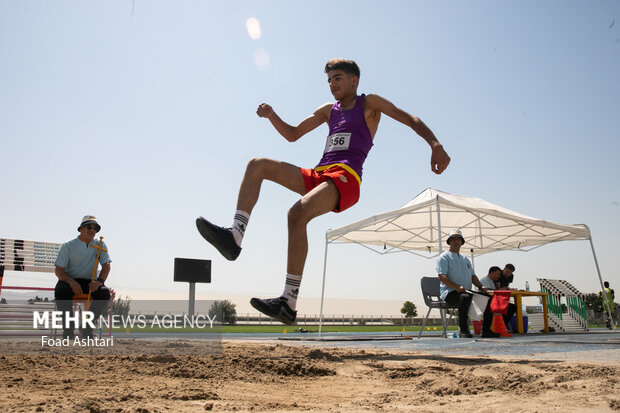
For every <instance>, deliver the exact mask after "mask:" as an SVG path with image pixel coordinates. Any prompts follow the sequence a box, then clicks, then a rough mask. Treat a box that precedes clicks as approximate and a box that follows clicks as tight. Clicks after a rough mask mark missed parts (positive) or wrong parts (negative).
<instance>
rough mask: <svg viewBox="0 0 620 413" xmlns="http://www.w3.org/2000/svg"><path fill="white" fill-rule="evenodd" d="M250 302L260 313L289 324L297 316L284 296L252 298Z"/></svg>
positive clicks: (292, 322) (293, 321)
mask: <svg viewBox="0 0 620 413" xmlns="http://www.w3.org/2000/svg"><path fill="white" fill-rule="evenodd" d="M250 304H252V307H254V308H256V309H257V310H258V311H260V312H261V313H263V314H265V315H268V316H269V317H272V318H275V319H276V320H278V321H280V322H282V323H284V324H286V325H289V326H290V325H291V324H294V323H295V319H296V318H297V311H293V310H291V307H289V306H288V302H287V300H286V298H284V297H277V298H267V299H262V298H252V299H251V300H250Z"/></svg>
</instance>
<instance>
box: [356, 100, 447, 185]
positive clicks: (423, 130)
mask: <svg viewBox="0 0 620 413" xmlns="http://www.w3.org/2000/svg"><path fill="white" fill-rule="evenodd" d="M366 99H367V104H368V105H369V107H370V108H371V109H373V110H375V111H379V112H381V113H385V114H386V115H388V116H389V117H391V118H392V119H395V120H397V121H399V122H400V123H402V124H404V125H407V126H409V127H410V128H411V129H413V130H414V132H415V133H417V134H418V135H420V136H421V137H422V138H423V139H424V140H425V141H426V142H427V143H428V144H429V145H430V147H431V149H432V154H431V169H432V171H433V172H435V173H436V174H440V173H442V172H443V171H445V170H446V168H447V167H448V164H449V163H450V157H449V156H448V154H447V153H446V151H445V150H444V149H443V146H442V145H441V144H440V143H439V141H438V140H437V138H436V137H435V134H434V133H433V131H431V130H430V129H429V128H428V126H426V125H425V124H424V122H422V120H420V118H418V117H417V116H413V115H411V114H409V113H407V112H405V111H404V110H402V109H400V108H397V107H396V106H395V105H394V104H393V103H392V102H390V101H389V100H387V99H385V98H382V97H381V96H379V95H368V96H366Z"/></svg>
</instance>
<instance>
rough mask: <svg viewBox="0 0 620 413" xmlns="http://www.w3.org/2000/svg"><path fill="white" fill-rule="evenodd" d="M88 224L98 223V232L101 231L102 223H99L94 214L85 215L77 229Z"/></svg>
mask: <svg viewBox="0 0 620 413" xmlns="http://www.w3.org/2000/svg"><path fill="white" fill-rule="evenodd" d="M86 224H95V225H97V232H99V231H101V225H99V223H98V222H97V218H96V217H95V216H93V215H84V218H82V223H81V224H80V226H79V227H78V229H77V230H78V231H79V230H80V228H82V227H83V226H84V225H86Z"/></svg>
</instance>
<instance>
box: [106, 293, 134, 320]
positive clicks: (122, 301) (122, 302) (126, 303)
mask: <svg viewBox="0 0 620 413" xmlns="http://www.w3.org/2000/svg"><path fill="white" fill-rule="evenodd" d="M130 309H131V297H129V296H125V298H123V297H121V296H120V295H119V296H118V298H116V299H115V300H114V308H113V312H114V314H116V315H120V316H125V317H126V316H128V315H129V310H130ZM108 310H109V309H104V311H103V314H108Z"/></svg>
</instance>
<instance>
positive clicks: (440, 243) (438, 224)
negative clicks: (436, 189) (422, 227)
mask: <svg viewBox="0 0 620 413" xmlns="http://www.w3.org/2000/svg"><path fill="white" fill-rule="evenodd" d="M435 202H436V204H437V231H438V232H439V234H438V236H437V241H438V242H439V254H441V253H443V243H442V242H441V211H440V208H439V196H437V198H435Z"/></svg>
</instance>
